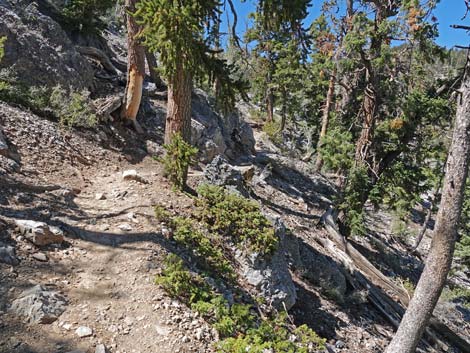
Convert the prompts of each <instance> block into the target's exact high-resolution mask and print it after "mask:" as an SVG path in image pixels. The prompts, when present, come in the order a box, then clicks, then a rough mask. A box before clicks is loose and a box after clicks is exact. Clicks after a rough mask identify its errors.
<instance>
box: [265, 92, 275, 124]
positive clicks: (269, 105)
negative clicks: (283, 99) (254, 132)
mask: <svg viewBox="0 0 470 353" xmlns="http://www.w3.org/2000/svg"><path fill="white" fill-rule="evenodd" d="M266 112H267V114H268V115H267V116H266V122H267V123H272V122H273V121H274V94H273V92H272V90H271V89H270V88H268V92H267V93H266Z"/></svg>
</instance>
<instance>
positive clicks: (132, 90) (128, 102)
mask: <svg viewBox="0 0 470 353" xmlns="http://www.w3.org/2000/svg"><path fill="white" fill-rule="evenodd" d="M137 1H138V0H126V2H125V7H126V10H127V12H128V13H127V15H126V18H127V45H128V49H127V53H128V63H127V85H126V94H125V97H124V105H123V111H122V117H123V118H124V119H128V120H130V121H131V122H132V123H133V124H134V126H135V128H136V130H137V131H139V132H140V131H141V128H140V126H139V124H138V123H137V120H136V119H137V113H138V111H139V107H140V101H141V99H142V86H143V83H144V76H145V50H144V47H143V46H142V45H141V44H140V43H139V41H138V38H137V35H138V33H139V30H140V28H139V25H138V24H137V23H136V21H135V19H134V17H133V16H132V15H131V14H132V13H134V12H135V10H136V9H135V5H136V3H137Z"/></svg>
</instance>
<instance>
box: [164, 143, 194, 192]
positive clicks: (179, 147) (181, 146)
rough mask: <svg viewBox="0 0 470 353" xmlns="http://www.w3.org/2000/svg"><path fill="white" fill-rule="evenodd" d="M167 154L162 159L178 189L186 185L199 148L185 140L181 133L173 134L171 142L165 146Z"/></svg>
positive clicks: (166, 171)
mask: <svg viewBox="0 0 470 353" xmlns="http://www.w3.org/2000/svg"><path fill="white" fill-rule="evenodd" d="M163 147H164V148H165V150H166V154H165V156H164V157H163V159H162V162H163V168H164V173H165V175H166V177H167V178H168V179H169V180H170V181H171V182H172V183H173V185H174V187H175V188H177V189H178V190H183V189H184V187H185V186H186V178H187V175H188V168H189V166H190V165H192V164H194V163H195V160H194V158H195V157H196V155H197V153H198V149H197V148H195V147H193V146H191V145H190V144H189V143H187V142H185V141H184V140H183V138H182V137H181V135H180V134H176V135H174V136H173V139H172V141H171V143H170V144H168V145H164V146H163Z"/></svg>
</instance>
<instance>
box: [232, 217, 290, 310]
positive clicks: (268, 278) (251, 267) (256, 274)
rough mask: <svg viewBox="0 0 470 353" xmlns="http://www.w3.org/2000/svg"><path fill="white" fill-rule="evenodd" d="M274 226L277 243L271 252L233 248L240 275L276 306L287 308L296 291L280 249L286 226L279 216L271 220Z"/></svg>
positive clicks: (281, 248)
mask: <svg viewBox="0 0 470 353" xmlns="http://www.w3.org/2000/svg"><path fill="white" fill-rule="evenodd" d="M274 227H275V231H276V235H277V236H278V237H279V242H280V243H279V247H278V249H277V250H276V251H275V252H274V253H273V254H272V255H268V256H261V255H260V254H257V253H252V254H248V255H246V254H243V253H242V252H241V251H237V252H236V253H235V260H236V261H237V262H238V263H239V265H240V272H241V274H242V276H243V277H244V279H245V280H246V281H247V282H248V283H250V284H251V285H252V286H254V287H256V289H257V290H258V291H259V294H260V295H261V296H262V297H263V298H264V299H266V301H267V302H268V303H269V304H271V305H272V306H273V307H275V308H276V309H278V310H284V306H285V309H287V310H289V309H290V308H292V307H293V306H294V304H295V301H296V299H297V294H296V290H295V285H294V282H293V281H292V277H291V275H290V272H289V266H288V264H287V261H286V258H285V254H284V250H283V249H284V241H285V240H284V238H285V233H286V229H285V226H284V225H283V224H282V222H281V221H280V220H279V219H277V220H276V221H275V224H274Z"/></svg>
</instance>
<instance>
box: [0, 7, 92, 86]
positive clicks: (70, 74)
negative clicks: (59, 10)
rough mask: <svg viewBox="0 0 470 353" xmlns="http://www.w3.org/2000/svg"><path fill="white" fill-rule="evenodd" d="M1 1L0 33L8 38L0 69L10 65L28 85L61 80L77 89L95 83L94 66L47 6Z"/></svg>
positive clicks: (55, 82) (54, 83)
mask: <svg viewBox="0 0 470 353" xmlns="http://www.w3.org/2000/svg"><path fill="white" fill-rule="evenodd" d="M42 3H44V2H42ZM1 4H2V5H1V6H0V18H1V19H2V21H1V22H0V33H2V35H6V37H7V38H8V39H7V41H6V43H5V48H4V49H5V56H4V58H3V60H2V61H1V62H0V69H1V68H8V70H9V71H10V72H11V73H12V75H14V76H15V77H16V80H15V81H17V82H20V83H22V84H24V85H25V86H26V87H32V86H36V87H41V86H47V87H54V86H56V85H58V84H60V85H61V86H62V87H64V88H69V87H70V88H72V89H73V90H75V91H79V90H82V89H85V88H90V87H92V85H93V76H94V72H93V69H92V66H91V65H90V63H89V62H88V61H87V60H86V59H85V58H84V57H83V56H82V55H80V54H79V53H78V52H77V51H76V49H75V46H74V45H73V43H72V42H71V40H70V39H69V37H68V35H67V34H66V33H65V31H64V30H63V29H62V28H61V26H60V25H59V23H58V22H57V21H56V20H54V19H53V18H52V17H51V15H52V13H51V12H50V11H47V10H46V8H45V6H38V4H37V2H31V1H27V0H17V1H10V2H7V1H2V2H1Z"/></svg>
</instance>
